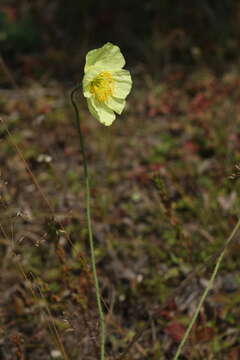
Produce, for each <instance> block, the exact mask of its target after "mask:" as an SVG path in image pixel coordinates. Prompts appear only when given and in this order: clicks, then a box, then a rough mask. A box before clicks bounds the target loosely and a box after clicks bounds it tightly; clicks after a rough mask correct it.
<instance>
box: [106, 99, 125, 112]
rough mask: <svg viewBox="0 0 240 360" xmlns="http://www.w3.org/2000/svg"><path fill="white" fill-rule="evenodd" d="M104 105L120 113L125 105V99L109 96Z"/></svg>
mask: <svg viewBox="0 0 240 360" xmlns="http://www.w3.org/2000/svg"><path fill="white" fill-rule="evenodd" d="M106 105H107V106H108V107H109V108H110V109H112V110H113V111H115V112H116V113H117V114H119V115H120V114H121V113H122V111H123V109H124V107H125V105H126V101H125V100H123V99H117V98H114V97H112V96H110V97H109V98H108V100H107V102H106Z"/></svg>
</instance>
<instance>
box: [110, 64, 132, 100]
mask: <svg viewBox="0 0 240 360" xmlns="http://www.w3.org/2000/svg"><path fill="white" fill-rule="evenodd" d="M113 79H114V97H116V98H119V99H125V98H126V96H127V95H128V94H129V92H130V90H131V87H132V79H131V75H130V72H129V71H127V70H124V69H123V70H118V71H115V72H114V73H113Z"/></svg>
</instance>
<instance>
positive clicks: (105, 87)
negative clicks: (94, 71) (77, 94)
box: [90, 71, 114, 102]
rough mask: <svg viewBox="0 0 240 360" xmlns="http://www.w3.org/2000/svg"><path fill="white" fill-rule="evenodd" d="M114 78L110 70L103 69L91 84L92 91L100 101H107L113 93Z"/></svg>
mask: <svg viewBox="0 0 240 360" xmlns="http://www.w3.org/2000/svg"><path fill="white" fill-rule="evenodd" d="M113 88H114V80H113V77H112V75H111V74H110V73H109V72H108V71H102V72H100V74H98V75H97V76H96V77H95V78H94V79H93V81H92V82H91V84H90V92H91V93H92V94H93V95H94V96H95V97H96V99H97V100H98V101H99V102H105V101H107V99H108V98H109V96H111V95H112V94H113Z"/></svg>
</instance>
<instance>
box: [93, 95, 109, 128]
mask: <svg viewBox="0 0 240 360" xmlns="http://www.w3.org/2000/svg"><path fill="white" fill-rule="evenodd" d="M87 103H88V108H89V111H90V113H91V114H92V116H94V117H95V118H96V119H97V120H98V121H100V123H102V124H104V125H106V126H110V125H111V124H112V123H113V121H114V120H115V118H116V115H115V114H114V112H113V111H112V110H111V109H110V108H109V107H108V106H106V105H105V104H104V103H100V102H98V101H96V100H95V99H94V97H90V98H88V99H87Z"/></svg>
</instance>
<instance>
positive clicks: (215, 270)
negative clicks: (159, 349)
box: [173, 219, 240, 360]
mask: <svg viewBox="0 0 240 360" xmlns="http://www.w3.org/2000/svg"><path fill="white" fill-rule="evenodd" d="M239 228H240V219H239V220H238V222H237V224H236V225H235V227H234V229H233V230H232V232H231V234H230V235H229V237H228V238H227V240H226V242H225V245H224V248H223V250H222V252H221V253H220V255H219V257H218V258H217V261H216V264H215V267H214V269H213V272H212V275H211V277H210V279H209V282H208V286H207V287H206V289H205V290H204V292H203V294H202V297H201V299H200V301H199V303H198V306H197V308H196V310H195V312H194V314H193V317H192V319H191V321H190V323H189V325H188V327H187V330H186V331H185V334H184V336H183V338H182V341H181V343H180V344H179V346H178V349H177V352H176V354H175V356H174V358H173V360H178V358H179V356H180V354H181V352H182V349H183V347H184V345H185V343H186V341H187V339H188V337H189V335H190V332H191V330H192V327H193V325H194V323H195V321H196V320H197V317H198V315H199V313H200V310H201V307H202V305H203V303H204V301H205V299H206V297H207V295H208V293H209V291H210V290H211V288H212V286H213V283H214V280H215V278H216V275H217V273H218V270H219V267H220V265H221V262H222V259H223V257H224V255H225V252H226V249H227V246H228V245H229V244H230V242H231V241H232V240H233V238H234V236H235V235H236V234H237V232H238V230H239Z"/></svg>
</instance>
